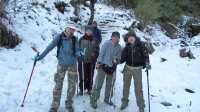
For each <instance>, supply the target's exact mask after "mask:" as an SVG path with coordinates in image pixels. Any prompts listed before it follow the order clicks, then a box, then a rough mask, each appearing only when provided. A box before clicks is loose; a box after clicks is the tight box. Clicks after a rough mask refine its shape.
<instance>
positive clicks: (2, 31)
mask: <svg viewBox="0 0 200 112" xmlns="http://www.w3.org/2000/svg"><path fill="white" fill-rule="evenodd" d="M21 42H22V40H21V39H20V38H19V37H18V35H17V34H16V33H14V32H12V31H7V28H6V26H5V25H3V24H1V23H0V46H2V47H6V48H14V47H15V46H17V45H18V44H19V43H21Z"/></svg>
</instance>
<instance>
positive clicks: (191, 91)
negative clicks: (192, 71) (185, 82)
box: [185, 88, 195, 93]
mask: <svg viewBox="0 0 200 112" xmlns="http://www.w3.org/2000/svg"><path fill="white" fill-rule="evenodd" d="M185 91H186V92H188V93H195V91H193V90H191V89H188V88H186V89H185Z"/></svg>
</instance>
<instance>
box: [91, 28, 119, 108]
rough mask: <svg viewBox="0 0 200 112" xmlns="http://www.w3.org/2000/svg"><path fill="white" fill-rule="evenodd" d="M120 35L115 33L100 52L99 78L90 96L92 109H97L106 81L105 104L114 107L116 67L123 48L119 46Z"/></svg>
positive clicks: (97, 65)
mask: <svg viewBox="0 0 200 112" xmlns="http://www.w3.org/2000/svg"><path fill="white" fill-rule="evenodd" d="M119 40H120V33H119V32H113V33H112V36H111V39H110V40H108V41H106V42H105V43H104V44H103V45H102V47H101V50H100V54H99V57H98V59H97V64H96V68H97V76H96V80H95V84H94V87H93V90H92V94H91V96H90V105H91V107H92V108H94V109H96V108H97V100H98V99H99V97H100V92H101V88H102V85H103V82H104V80H105V79H106V88H105V99H104V102H105V103H106V104H108V105H113V102H112V101H111V99H112V96H113V85H114V81H115V71H116V66H117V64H118V63H119V60H120V57H121V51H122V50H121V46H120V44H119Z"/></svg>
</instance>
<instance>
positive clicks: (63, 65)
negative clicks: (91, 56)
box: [36, 25, 80, 112]
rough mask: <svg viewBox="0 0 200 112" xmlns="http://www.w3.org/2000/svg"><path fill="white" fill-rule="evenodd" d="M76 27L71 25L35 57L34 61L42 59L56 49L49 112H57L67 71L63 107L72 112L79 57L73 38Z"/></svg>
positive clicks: (76, 43) (74, 38)
mask: <svg viewBox="0 0 200 112" xmlns="http://www.w3.org/2000/svg"><path fill="white" fill-rule="evenodd" d="M75 29H76V27H75V26H74V25H71V26H70V27H67V28H66V29H65V31H64V32H62V33H61V34H60V35H58V36H57V37H56V38H54V39H53V41H52V42H51V43H50V44H49V45H48V47H47V48H46V49H45V50H44V51H43V52H42V54H41V55H39V56H37V57H36V61H39V60H41V59H43V58H44V57H45V56H46V55H47V54H48V53H49V52H50V51H51V50H52V49H53V48H55V47H57V59H58V65H57V72H56V73H55V75H54V81H55V86H54V89H53V101H52V104H51V108H50V110H49V112H58V108H59V106H60V99H61V93H62V87H63V81H64V78H65V73H66V71H68V90H67V98H66V101H65V107H66V109H68V110H69V111H70V112H73V106H72V104H73V97H74V95H75V90H76V80H77V57H78V56H80V52H79V48H78V42H77V39H76V37H75V36H74V32H75Z"/></svg>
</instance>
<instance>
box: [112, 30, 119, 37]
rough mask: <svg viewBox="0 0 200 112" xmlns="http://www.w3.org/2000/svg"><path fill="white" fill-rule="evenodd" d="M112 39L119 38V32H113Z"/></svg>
mask: <svg viewBox="0 0 200 112" xmlns="http://www.w3.org/2000/svg"><path fill="white" fill-rule="evenodd" d="M112 37H118V38H120V33H119V32H117V31H116V32H113V33H112Z"/></svg>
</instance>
